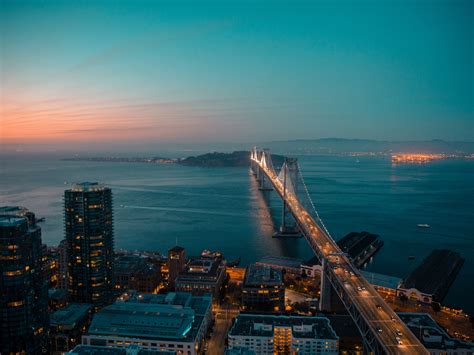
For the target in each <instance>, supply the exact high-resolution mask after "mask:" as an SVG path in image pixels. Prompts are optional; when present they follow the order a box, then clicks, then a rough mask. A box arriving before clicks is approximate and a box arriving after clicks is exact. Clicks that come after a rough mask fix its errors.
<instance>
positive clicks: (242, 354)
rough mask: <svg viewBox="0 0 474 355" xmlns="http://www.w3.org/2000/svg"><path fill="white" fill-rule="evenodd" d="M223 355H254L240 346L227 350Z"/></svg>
mask: <svg viewBox="0 0 474 355" xmlns="http://www.w3.org/2000/svg"><path fill="white" fill-rule="evenodd" d="M224 355H255V351H253V350H250V349H248V348H243V347H240V346H237V347H233V348H232V349H227V350H226V351H225V353H224Z"/></svg>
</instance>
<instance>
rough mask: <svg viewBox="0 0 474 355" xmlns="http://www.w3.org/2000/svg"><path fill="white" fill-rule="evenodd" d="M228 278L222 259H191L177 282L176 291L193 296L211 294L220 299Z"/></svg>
mask: <svg viewBox="0 0 474 355" xmlns="http://www.w3.org/2000/svg"><path fill="white" fill-rule="evenodd" d="M225 278H226V263H225V260H224V259H222V257H216V258H207V257H200V258H191V259H190V260H189V261H188V263H187V264H186V266H185V267H184V269H183V270H182V271H181V272H180V273H179V275H178V277H177V278H176V280H175V287H176V291H181V292H191V293H192V294H193V295H198V296H199V295H205V294H211V295H212V296H213V298H214V299H215V300H217V299H218V297H219V293H220V291H221V289H222V286H223V284H224V281H225Z"/></svg>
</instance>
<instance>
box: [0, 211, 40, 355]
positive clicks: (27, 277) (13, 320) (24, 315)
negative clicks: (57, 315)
mask: <svg viewBox="0 0 474 355" xmlns="http://www.w3.org/2000/svg"><path fill="white" fill-rule="evenodd" d="M0 270H1V275H0V354H10V353H27V354H40V353H45V352H46V351H47V340H48V339H47V334H48V325H49V319H48V288H47V282H46V279H45V275H44V272H43V266H42V248H41V229H40V228H39V227H38V226H37V225H36V221H35V216H34V214H33V213H31V212H30V211H28V210H27V209H26V208H23V207H1V208H0Z"/></svg>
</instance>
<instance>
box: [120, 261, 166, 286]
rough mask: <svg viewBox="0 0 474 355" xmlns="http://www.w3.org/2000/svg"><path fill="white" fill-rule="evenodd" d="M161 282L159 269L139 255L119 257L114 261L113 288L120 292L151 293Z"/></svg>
mask: <svg viewBox="0 0 474 355" xmlns="http://www.w3.org/2000/svg"><path fill="white" fill-rule="evenodd" d="M160 281H161V272H160V267H159V266H158V265H156V264H154V263H151V262H149V261H148V260H147V259H146V258H145V257H142V256H140V255H121V256H118V257H117V258H116V259H115V287H116V288H117V289H118V290H120V291H126V290H136V291H138V292H144V293H152V292H154V291H157V289H158V287H159V285H160Z"/></svg>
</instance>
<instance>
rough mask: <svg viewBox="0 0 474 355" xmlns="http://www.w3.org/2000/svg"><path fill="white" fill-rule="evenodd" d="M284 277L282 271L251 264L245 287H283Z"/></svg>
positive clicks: (248, 268)
mask: <svg viewBox="0 0 474 355" xmlns="http://www.w3.org/2000/svg"><path fill="white" fill-rule="evenodd" d="M282 284H283V276H282V273H281V271H280V270H277V269H274V268H271V267H269V266H265V265H256V264H250V265H249V266H248V267H247V272H246V273H245V279H244V287H246V286H260V285H269V286H273V285H282Z"/></svg>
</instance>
